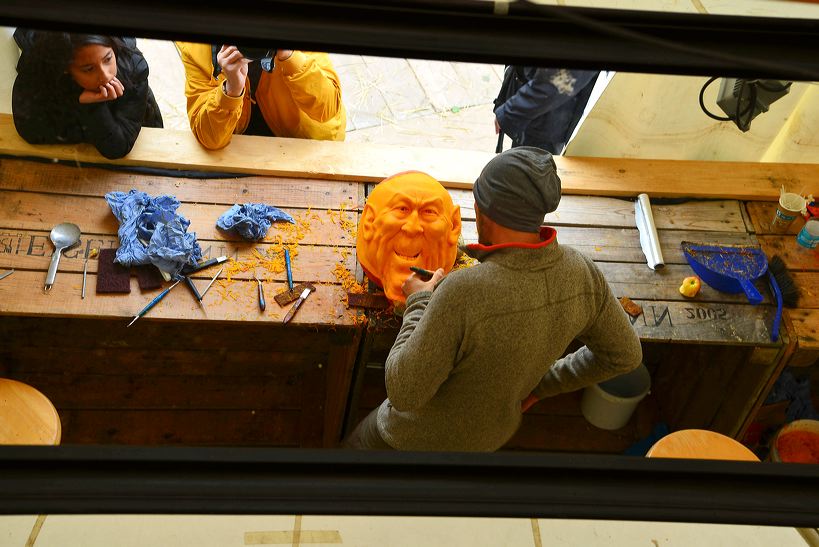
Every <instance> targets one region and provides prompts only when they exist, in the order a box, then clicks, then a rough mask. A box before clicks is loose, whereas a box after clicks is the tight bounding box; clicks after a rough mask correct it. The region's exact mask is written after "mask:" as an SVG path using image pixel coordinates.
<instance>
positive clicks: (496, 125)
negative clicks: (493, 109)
mask: <svg viewBox="0 0 819 547" xmlns="http://www.w3.org/2000/svg"><path fill="white" fill-rule="evenodd" d="M500 132H501V126H500V123H498V117H497V116H495V135H500Z"/></svg>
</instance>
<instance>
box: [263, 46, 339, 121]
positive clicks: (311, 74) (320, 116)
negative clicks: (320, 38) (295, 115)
mask: <svg viewBox="0 0 819 547" xmlns="http://www.w3.org/2000/svg"><path fill="white" fill-rule="evenodd" d="M276 66H277V67H280V68H281V70H282V74H283V75H284V81H285V84H286V85H287V87H288V89H290V94H291V96H292V97H293V101H295V103H296V104H297V105H298V107H299V109H300V110H301V111H302V112H304V113H305V114H306V115H307V116H309V117H310V118H312V119H313V120H315V121H317V122H319V123H324V122H327V121H329V120H332V119H333V118H336V117H338V116H339V114H340V113H341V112H342V111H343V109H344V106H343V104H342V102H341V83H340V82H339V78H338V74H336V71H335V69H333V64H332V62H330V56H329V55H327V54H326V53H306V52H304V51H294V52H293V54H292V55H291V56H290V57H289V58H288V59H287V60H286V61H276Z"/></svg>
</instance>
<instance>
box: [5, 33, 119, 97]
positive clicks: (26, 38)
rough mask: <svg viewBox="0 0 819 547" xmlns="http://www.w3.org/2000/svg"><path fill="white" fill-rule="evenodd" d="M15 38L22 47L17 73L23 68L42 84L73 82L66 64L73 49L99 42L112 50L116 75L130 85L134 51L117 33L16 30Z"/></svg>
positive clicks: (71, 57)
mask: <svg viewBox="0 0 819 547" xmlns="http://www.w3.org/2000/svg"><path fill="white" fill-rule="evenodd" d="M14 38H15V40H16V41H17V44H18V45H19V46H20V49H21V50H22V54H21V55H20V61H19V63H18V64H17V72H18V73H20V72H22V71H23V70H25V71H26V72H27V73H28V74H29V75H30V76H32V77H34V78H35V79H36V80H37V81H39V82H42V83H43V84H44V85H54V86H59V85H60V84H61V83H63V82H65V79H66V78H68V79H69V80H71V81H73V79H71V76H70V75H68V74H67V73H66V71H67V70H68V66H69V65H70V64H71V61H72V59H73V58H74V52H75V51H76V50H77V49H78V48H81V47H83V46H88V45H101V46H106V47H110V48H111V49H112V50H114V55H115V56H116V58H117V78H118V79H119V80H120V81H121V82H122V84H123V85H124V86H125V87H126V88H127V87H129V86H130V84H131V82H130V81H129V80H130V78H129V76H130V74H131V72H132V70H133V67H132V66H131V62H132V61H131V59H132V54H133V53H134V50H133V49H132V48H131V47H130V46H129V45H128V44H127V43H126V42H125V41H124V40H123V39H122V38H120V37H118V36H104V35H101V34H72V33H68V32H52V31H42V30H26V29H17V31H16V32H15V33H14Z"/></svg>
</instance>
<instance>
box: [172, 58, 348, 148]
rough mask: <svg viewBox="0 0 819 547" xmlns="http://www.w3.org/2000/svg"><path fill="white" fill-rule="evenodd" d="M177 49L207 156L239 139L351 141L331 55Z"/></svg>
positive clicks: (190, 114)
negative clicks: (237, 136)
mask: <svg viewBox="0 0 819 547" xmlns="http://www.w3.org/2000/svg"><path fill="white" fill-rule="evenodd" d="M176 47H177V49H178V50H179V53H180V55H181V57H182V63H183V64H184V66H185V96H186V97H187V99H188V118H189V120H190V124H191V130H192V131H193V134H194V135H195V136H196V139H197V140H198V141H199V142H200V143H201V144H202V146H204V147H205V148H208V149H211V150H216V149H219V148H224V147H225V146H227V145H228V144H229V143H230V139H231V137H232V135H233V134H234V133H241V134H245V135H266V136H276V137H293V138H299V139H319V140H335V141H341V140H344V133H345V130H346V126H347V115H346V113H345V111H344V105H343V104H342V101H341V85H340V83H339V78H338V74H336V71H335V70H334V69H333V65H332V63H331V62H330V57H329V56H328V55H327V54H326V53H312V52H306V51H293V50H282V49H280V50H273V51H272V52H271V51H267V52H266V53H265V51H266V50H262V49H259V48H244V47H243V48H242V50H243V51H240V50H239V49H238V48H237V47H236V46H232V45H221V46H218V45H210V44H195V43H190V42H176ZM271 53H272V55H271Z"/></svg>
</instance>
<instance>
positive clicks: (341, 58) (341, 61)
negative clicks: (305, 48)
mask: <svg viewBox="0 0 819 547" xmlns="http://www.w3.org/2000/svg"><path fill="white" fill-rule="evenodd" d="M329 55H330V61H331V62H332V63H333V68H335V69H336V71H338V67H341V66H347V65H357V64H359V63H363V62H364V58H363V57H362V56H361V55H348V54H346V53H330V54H329Z"/></svg>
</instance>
